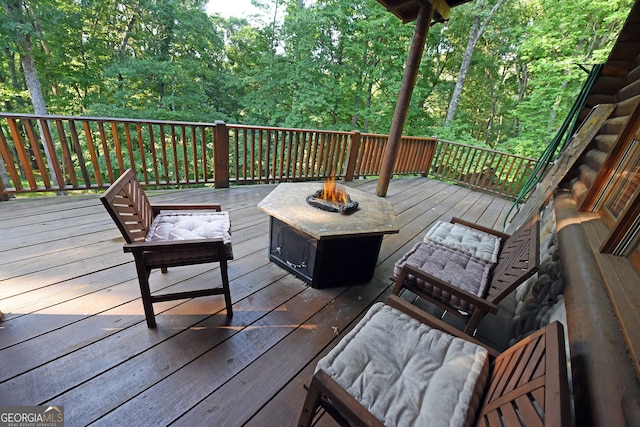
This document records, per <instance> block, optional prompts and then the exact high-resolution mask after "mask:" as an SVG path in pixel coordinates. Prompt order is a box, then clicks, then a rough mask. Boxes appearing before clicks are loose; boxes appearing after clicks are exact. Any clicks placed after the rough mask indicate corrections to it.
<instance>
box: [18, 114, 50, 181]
mask: <svg viewBox="0 0 640 427" xmlns="http://www.w3.org/2000/svg"><path fill="white" fill-rule="evenodd" d="M24 128H25V131H26V132H27V138H28V139H29V145H30V146H31V152H32V153H33V157H34V158H35V161H36V166H37V167H38V171H39V172H40V179H41V180H42V182H43V184H44V188H46V189H50V188H51V182H50V181H49V174H48V173H47V168H46V167H45V165H44V162H43V161H42V150H41V149H40V144H38V140H39V138H38V136H37V135H36V132H35V131H34V130H33V125H32V124H31V120H25V121H24Z"/></svg>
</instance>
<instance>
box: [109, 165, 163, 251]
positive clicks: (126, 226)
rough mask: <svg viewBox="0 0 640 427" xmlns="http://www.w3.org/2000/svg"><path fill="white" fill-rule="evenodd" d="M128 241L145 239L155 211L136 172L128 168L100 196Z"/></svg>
mask: <svg viewBox="0 0 640 427" xmlns="http://www.w3.org/2000/svg"><path fill="white" fill-rule="evenodd" d="M100 200H102V203H103V204H104V206H105V208H106V209H107V211H108V212H109V214H110V215H111V218H113V220H114V221H115V223H116V224H117V225H118V229H119V230H120V232H121V233H122V236H123V237H124V239H125V240H126V241H127V243H133V242H140V241H144V240H145V238H146V236H147V232H148V231H149V228H150V227H151V223H152V222H153V211H152V209H151V204H150V203H149V200H148V199H147V196H146V194H145V193H144V190H143V189H142V186H141V185H140V183H139V182H138V180H137V179H136V175H135V172H133V170H131V169H127V170H126V171H125V172H124V173H123V174H122V175H121V176H120V178H118V179H117V180H116V181H115V182H114V183H113V184H111V186H110V187H109V188H108V189H107V191H105V193H104V194H103V195H102V196H101V197H100Z"/></svg>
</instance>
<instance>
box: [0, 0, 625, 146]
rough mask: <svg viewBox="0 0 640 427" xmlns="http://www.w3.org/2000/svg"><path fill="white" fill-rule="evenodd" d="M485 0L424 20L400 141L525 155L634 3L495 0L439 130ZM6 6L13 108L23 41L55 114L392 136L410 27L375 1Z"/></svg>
mask: <svg viewBox="0 0 640 427" xmlns="http://www.w3.org/2000/svg"><path fill="white" fill-rule="evenodd" d="M216 1H217V0H216ZM495 2H496V0H475V1H473V2H469V3H467V4H464V5H462V6H459V7H457V8H455V9H454V10H453V12H452V15H451V20H450V21H449V22H448V23H445V24H436V25H433V26H432V28H431V29H430V32H429V35H428V42H427V45H426V48H425V53H424V56H423V61H422V64H421V67H420V70H419V76H418V79H417V82H416V87H415V89H414V92H413V97H412V102H411V106H410V110H409V112H408V117H407V121H406V125H405V134H410V135H427V136H432V135H435V136H438V137H440V138H443V139H448V140H455V141H459V142H465V143H470V144H476V145H477V144H480V145H484V146H488V147H491V148H495V149H498V150H504V151H510V152H513V153H516V154H522V155H526V156H533V157H536V156H537V155H538V154H539V153H540V152H542V151H543V150H544V147H545V144H547V143H548V141H549V140H551V138H552V137H553V135H554V133H555V131H556V129H557V128H558V126H559V125H560V124H561V123H562V120H563V119H564V117H565V116H566V114H567V112H568V111H569V109H570V108H571V106H572V104H573V102H574V100H575V99H576V96H577V94H578V93H579V91H580V88H581V86H582V84H583V82H584V81H585V79H586V77H587V74H586V73H585V72H584V71H583V70H582V69H581V68H580V67H578V66H577V65H576V64H581V65H583V66H584V67H586V68H587V69H589V68H591V65H592V64H594V63H599V62H603V61H604V60H605V59H606V57H607V55H608V53H609V51H610V50H611V46H612V42H613V40H614V39H615V37H616V36H617V32H618V30H619V29H620V28H621V25H622V23H623V22H624V19H625V18H626V15H627V13H628V11H629V9H630V7H631V4H632V2H633V0H614V1H604V0H576V1H573V2H569V3H566V2H557V1H555V0H509V1H507V2H505V4H504V5H503V6H502V8H501V9H500V11H499V12H498V14H497V15H495V16H494V17H493V18H492V20H491V21H490V23H489V26H488V28H487V29H486V31H485V32H484V33H483V35H482V38H481V40H480V42H479V43H478V45H477V46H476V49H475V51H474V53H473V57H472V64H471V67H470V70H469V73H468V77H467V80H466V82H465V86H464V90H463V93H462V96H461V99H460V103H459V106H458V112H457V115H456V118H455V120H454V121H453V122H452V123H451V124H450V125H449V126H447V127H446V128H443V127H442V123H443V121H444V117H445V115H446V112H447V108H448V105H449V103H450V99H451V95H452V92H453V88H454V86H455V82H456V79H457V74H458V72H459V68H460V64H461V62H462V54H463V52H464V50H465V46H466V44H467V41H468V39H469V30H470V28H471V25H472V22H473V20H474V19H475V18H476V17H478V16H482V14H483V13H486V11H487V10H488V9H490V8H491V6H492V5H493V4H495ZM7 4H8V0H3V1H2V5H3V8H0V46H1V47H2V51H1V52H2V53H1V54H0V102H2V103H3V104H2V105H3V107H4V109H5V110H10V111H19V112H29V111H31V107H30V103H29V97H28V92H27V91H26V83H25V80H24V76H23V75H22V73H21V69H20V55H21V54H22V53H24V51H23V47H21V46H22V45H21V44H20V43H19V41H20V40H19V37H20V36H26V37H29V39H30V41H31V45H32V46H33V50H34V51H33V56H34V58H35V60H36V64H37V67H38V72H39V77H40V80H41V86H42V88H43V91H44V92H45V93H44V95H45V99H46V102H47V106H48V108H49V112H50V113H53V114H68V115H95V116H111V117H132V118H149V119H176V120H186V121H205V122H213V121H215V120H225V121H227V122H231V123H243V124H252V125H273V126H281V127H303V128H321V129H336V130H351V129H359V130H361V131H363V132H373V133H387V132H388V131H389V129H390V126H391V121H392V118H393V115H394V110H395V105H396V100H397V96H398V92H399V90H400V82H401V81H402V77H403V72H404V65H405V61H406V58H407V54H408V51H409V45H410V43H411V38H412V35H413V24H411V23H410V24H403V23H402V22H400V21H399V20H398V19H397V18H396V17H395V16H393V15H392V14H390V13H388V12H387V11H386V10H385V9H384V8H383V7H382V6H381V5H380V4H379V3H378V2H377V1H376V0H364V1H363V0H317V1H304V0H295V1H294V0H263V1H262V2H261V3H260V4H259V5H260V7H262V9H263V14H262V15H261V19H262V20H252V21H251V22H249V21H247V20H246V19H242V18H229V19H225V18H222V17H220V16H215V15H214V16H207V14H206V12H205V6H206V0H187V1H182V0H133V1H129V2H120V1H118V0H38V1H35V0H23V3H22V4H23V5H24V10H25V13H24V14H23V16H17V15H15V14H12V13H8V10H9V9H8V8H7V7H6V6H7ZM257 4H258V3H257ZM276 5H277V8H278V11H279V12H280V18H278V19H275V18H274V10H275V7H276Z"/></svg>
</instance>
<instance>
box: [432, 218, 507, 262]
mask: <svg viewBox="0 0 640 427" xmlns="http://www.w3.org/2000/svg"><path fill="white" fill-rule="evenodd" d="M423 240H424V241H425V242H428V241H433V242H436V243H439V244H441V245H445V246H447V247H450V248H452V249H456V250H459V251H462V252H464V253H466V254H469V255H471V256H474V257H476V258H480V259H482V260H485V261H487V262H491V263H493V264H495V263H497V262H498V255H499V252H500V240H501V239H500V237H498V236H495V235H493V234H490V233H485V232H484V231H480V230H476V229H475V228H471V227H467V226H465V225H462V224H455V223H451V222H444V221H436V222H435V223H434V224H433V225H432V226H431V228H430V229H429V230H428V231H427V234H426V235H425V236H424V239H423Z"/></svg>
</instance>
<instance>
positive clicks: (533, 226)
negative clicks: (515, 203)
mask: <svg viewBox="0 0 640 427" xmlns="http://www.w3.org/2000/svg"><path fill="white" fill-rule="evenodd" d="M539 223H540V221H539V216H538V215H534V217H532V218H531V219H530V220H529V221H527V222H526V223H525V224H523V225H522V226H520V228H518V229H517V230H516V231H515V232H514V233H513V234H512V235H511V236H509V238H507V240H506V241H505V242H504V244H503V246H502V250H501V251H500V256H499V257H498V264H497V265H496V267H495V269H494V270H493V272H492V273H491V281H490V284H489V291H488V294H487V298H486V299H487V301H490V302H493V303H496V304H497V303H499V302H500V301H502V300H503V299H504V298H505V297H506V296H507V295H509V294H510V293H511V292H512V291H513V290H514V289H515V288H517V287H518V286H520V285H521V284H522V283H523V282H524V281H525V280H527V279H528V278H529V277H531V276H533V275H534V274H535V273H536V272H537V271H538V266H539V264H540V249H539V246H540V245H539V240H540V227H539Z"/></svg>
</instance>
